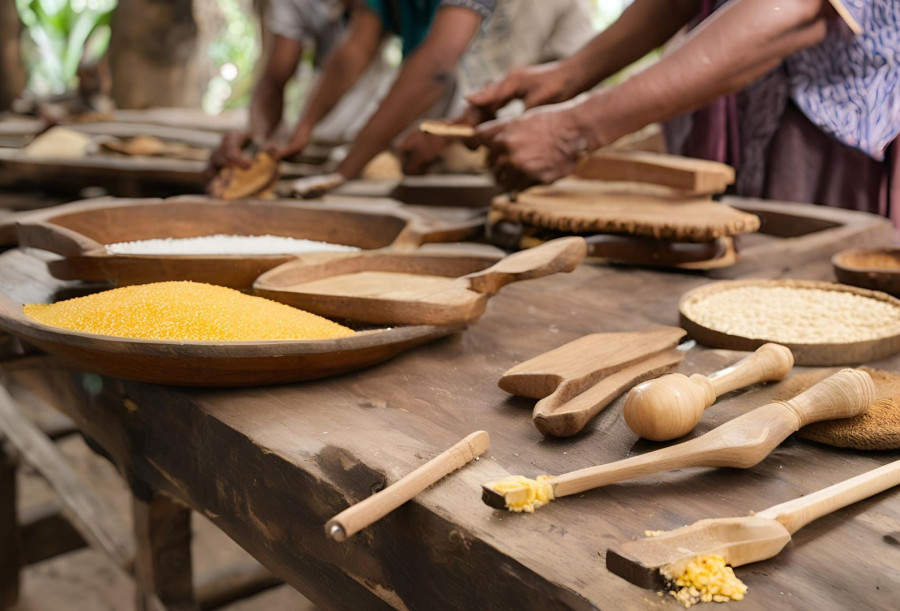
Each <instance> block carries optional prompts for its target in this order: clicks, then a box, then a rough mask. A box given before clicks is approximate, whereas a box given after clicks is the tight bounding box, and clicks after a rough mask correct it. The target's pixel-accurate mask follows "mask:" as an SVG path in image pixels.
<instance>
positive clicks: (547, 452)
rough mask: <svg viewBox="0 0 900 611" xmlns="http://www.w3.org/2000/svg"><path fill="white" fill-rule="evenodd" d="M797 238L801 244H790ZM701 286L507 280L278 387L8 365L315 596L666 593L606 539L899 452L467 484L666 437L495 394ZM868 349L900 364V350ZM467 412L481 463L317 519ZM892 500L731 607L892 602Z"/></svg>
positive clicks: (803, 543)
mask: <svg viewBox="0 0 900 611" xmlns="http://www.w3.org/2000/svg"><path fill="white" fill-rule="evenodd" d="M882 230H883V227H881V228H880V229H879V231H882ZM872 235H874V234H870V235H869V236H868V237H867V236H865V235H863V234H859V235H857V236H856V239H855V240H849V239H848V242H852V241H857V242H862V243H865V242H866V241H871V240H872ZM880 235H881V236H882V237H883V235H884V234H883V231H882V233H881V234H880ZM814 245H815V248H820V247H823V246H822V244H820V243H819V242H815V244H814ZM788 246H791V248H788ZM838 247H840V246H838ZM808 248H809V249H812V248H813V245H810V246H809V247H808ZM791 249H793V251H794V252H795V253H796V254H795V256H787V255H786V254H785V253H786V252H790V251H791ZM809 252H812V251H811V250H810V251H809ZM813 254H814V255H815V256H813ZM813 254H811V255H810V256H809V257H805V256H803V255H804V247H803V243H801V242H797V241H795V242H790V240H783V241H782V242H781V243H780V244H779V248H778V249H776V250H774V251H772V252H769V253H767V254H766V255H765V257H763V259H764V260H763V259H760V260H759V261H757V262H756V263H757V264H754V265H752V266H749V267H745V269H746V270H747V275H766V276H769V277H771V276H779V277H799V278H817V279H832V276H831V271H830V265H829V264H828V263H827V256H826V255H825V254H824V251H822V252H819V253H817V254H816V253H813ZM749 263H751V262H750V261H745V264H746V265H749ZM709 281H710V280H709V278H707V277H705V276H703V275H699V274H688V273H664V272H654V271H649V270H640V269H631V268H611V267H603V266H592V265H582V266H581V267H580V268H579V269H578V270H576V271H575V272H574V273H572V274H568V275H558V276H554V277H550V278H545V279H541V280H535V281H530V282H525V283H521V284H518V285H512V286H510V287H508V288H506V289H504V290H503V291H502V292H501V293H500V294H499V295H498V296H496V297H495V298H494V299H493V300H492V301H491V303H490V306H489V307H488V310H487V313H486V314H485V315H484V316H483V318H481V319H480V320H479V321H478V322H477V323H476V324H475V325H473V326H472V327H471V328H470V329H469V330H467V331H465V332H464V333H460V334H456V335H453V336H451V337H448V338H445V339H443V340H438V341H436V342H434V343H432V344H429V345H427V346H424V347H421V348H418V349H416V350H413V351H411V352H409V353H407V354H404V355H402V356H400V357H398V358H396V359H394V360H392V361H390V362H388V363H386V364H383V365H380V366H376V367H373V368H371V369H368V370H365V371H362V372H359V373H356V374H350V375H346V376H341V377H337V378H333V379H329V380H325V381H320V382H312V383H307V384H299V385H292V386H276V387H266V388H250V389H235V390H205V389H180V388H173V387H162V386H154V385H149V384H141V383H135V382H125V381H121V380H114V379H110V378H101V377H99V376H96V375H92V374H81V373H73V372H68V371H65V370H62V369H58V368H55V367H54V366H53V361H52V360H47V359H36V360H34V361H32V364H31V365H28V364H23V365H21V366H19V367H17V368H15V369H14V370H13V371H11V372H10V374H11V375H15V376H18V377H19V378H21V379H22V380H25V381H28V382H30V383H31V385H33V386H38V387H42V388H43V391H44V393H45V394H48V395H49V396H51V397H53V398H54V399H55V400H56V402H57V403H59V404H60V406H61V407H62V409H64V410H65V411H66V412H67V413H69V414H71V415H72V416H73V418H74V419H75V420H76V422H77V423H78V424H79V426H80V427H81V428H82V429H83V430H84V432H85V433H86V434H87V435H89V436H90V437H91V438H93V439H94V440H95V441H97V442H98V443H99V444H100V445H101V446H103V447H104V449H105V450H106V451H107V452H108V453H109V454H110V455H111V456H112V457H113V459H114V460H115V461H116V462H117V463H118V465H119V466H120V470H122V471H123V473H124V474H125V475H126V476H127V477H128V478H129V479H130V480H131V481H133V482H144V483H146V484H149V485H150V486H151V487H153V488H155V489H157V490H160V491H162V492H164V493H167V494H170V495H172V496H174V497H175V498H177V499H180V500H182V501H184V502H186V503H187V504H189V505H190V506H191V507H193V508H195V509H197V510H198V511H202V512H203V513H204V514H205V515H207V516H209V517H210V518H211V519H212V520H213V521H214V522H215V523H217V524H218V525H219V526H220V527H221V528H222V529H223V530H224V531H225V532H227V533H228V534H229V535H231V536H232V537H233V538H234V539H235V540H236V541H237V542H238V543H240V544H241V545H242V546H243V547H245V548H246V549H247V550H248V551H250V552H251V553H252V554H254V555H255V556H256V557H257V558H258V559H259V560H260V561H261V562H263V563H264V564H265V565H266V566H268V567H269V568H270V569H271V570H272V571H273V572H274V573H275V574H276V575H279V576H280V577H283V578H284V579H285V580H286V581H288V582H289V583H291V584H293V585H294V586H296V587H297V588H298V589H300V590H301V591H303V592H304V593H305V594H306V595H307V596H309V597H310V598H311V599H312V600H313V601H314V602H316V603H317V604H318V605H320V606H322V607H325V608H372V607H377V606H380V605H382V604H383V605H385V606H394V607H401V608H402V607H407V608H411V609H434V608H484V609H490V608H498V609H499V608H515V607H521V608H536V609H547V608H560V607H571V608H603V609H632V608H635V609H641V608H672V609H674V608H677V604H676V603H675V602H674V601H673V600H671V599H670V597H660V596H658V595H657V593H656V592H653V591H650V590H642V589H640V588H638V587H636V586H633V585H631V584H630V583H628V582H626V581H624V580H622V579H620V578H619V577H617V576H615V575H613V574H611V573H609V572H608V571H607V570H606V568H605V554H606V549H607V548H608V547H609V546H610V545H611V544H613V543H615V542H618V541H621V540H624V539H629V538H633V537H638V536H643V533H644V531H645V530H659V529H671V528H675V527H678V526H682V525H685V524H688V523H692V522H694V521H696V520H698V519H701V518H706V517H720V516H732V515H736V516H738V515H746V514H747V513H748V512H750V511H752V510H760V509H764V508H766V507H769V506H771V505H774V504H776V503H780V502H782V501H786V500H789V499H792V498H795V497H798V496H801V495H804V494H808V493H809V492H812V491H814V490H817V489H819V488H822V487H825V486H827V485H830V484H832V483H835V482H837V481H839V480H842V479H845V478H849V477H851V476H854V475H857V474H859V473H862V472H863V471H866V470H868V469H872V468H874V467H877V466H880V465H882V464H885V463H887V462H890V461H892V460H896V459H897V458H898V456H900V453H898V452H885V453H863V452H854V451H845V450H837V449H833V448H829V447H826V446H822V445H817V444H813V443H810V442H805V441H802V440H799V439H794V438H790V439H788V440H787V441H786V442H785V443H784V444H782V445H781V446H780V447H779V448H778V449H777V450H776V451H775V452H773V453H772V454H771V455H770V456H769V457H768V458H767V459H765V460H764V461H763V462H762V463H760V464H759V465H757V466H755V467H753V468H750V469H747V470H736V469H686V470H682V471H679V472H673V473H666V474H660V475H655V476H648V477H644V478H641V479H638V480H634V481H630V482H626V483H622V484H617V485H612V486H608V487H606V488H602V489H598V490H593V491H590V492H586V493H583V494H579V495H575V496H572V497H567V498H563V499H560V500H558V501H555V502H553V503H551V504H550V505H549V506H547V507H545V508H542V509H539V510H538V511H537V512H536V513H534V514H533V515H521V514H510V513H506V512H502V511H496V510H493V509H491V508H489V507H488V506H486V505H484V504H483V503H482V502H481V501H480V498H479V497H480V485H481V483H482V482H484V481H488V480H492V479H496V478H498V477H501V476H503V475H506V474H522V475H527V476H534V475H538V474H541V473H548V474H556V473H562V472H565V471H570V470H573V469H578V468H581V467H586V466H590V465H595V464H601V463H606V462H611V461H614V460H618V459H621V458H625V457H627V456H631V455H634V454H635V453H642V452H646V451H648V450H652V449H656V448H658V447H662V445H664V444H656V443H651V442H644V441H638V440H637V438H636V436H635V435H634V434H633V433H631V432H630V431H629V430H628V429H627V427H626V426H625V423H624V421H623V419H622V417H621V403H622V401H621V399H620V400H619V401H617V402H615V403H613V404H612V405H611V406H610V407H608V408H607V409H606V410H605V411H604V412H602V413H601V414H600V415H599V416H598V417H597V418H596V419H595V420H594V421H592V422H591V423H589V424H588V426H587V427H586V429H585V431H584V432H583V433H581V434H579V435H578V436H576V437H572V438H568V439H564V440H559V439H549V438H545V437H543V436H542V435H541V434H540V433H539V432H538V431H537V430H536V429H535V428H534V426H533V425H532V422H531V408H532V407H533V404H534V401H533V400H531V399H522V398H516V397H511V396H509V395H508V394H507V393H505V392H504V391H502V390H501V389H500V388H498V387H497V380H498V378H499V377H500V375H501V374H502V373H503V372H504V371H505V370H506V369H508V368H509V367H511V366H512V365H514V364H516V363H519V362H521V361H523V360H526V359H528V358H530V357H532V356H535V355H536V354H538V353H541V352H544V351H547V350H549V349H552V348H555V347H557V346H560V345H562V344H564V343H566V342H568V341H571V340H573V339H575V338H577V337H580V336H582V335H584V334H587V333H594V332H604V331H634V330H641V329H645V328H648V327H650V326H653V325H675V324H677V320H678V312H677V302H678V298H679V296H680V295H681V294H682V293H683V292H684V291H686V290H688V289H691V288H694V287H697V286H700V285H702V284H704V283H706V282H709ZM56 286H57V283H56V282H55V281H53V280H52V279H49V278H47V277H46V272H45V270H44V269H43V264H42V263H41V262H40V261H39V260H37V259H34V258H33V257H31V256H29V255H26V254H23V253H20V252H18V251H11V252H8V253H6V254H4V255H2V257H0V290H3V291H4V292H7V293H10V294H13V296H17V297H19V298H20V299H23V298H25V297H27V298H28V299H29V300H40V299H42V298H46V297H47V296H48V295H49V294H50V291H51V290H53V289H54V288H55V287H56ZM741 356H742V355H741V354H740V353H734V352H726V351H716V350H706V349H703V348H702V347H696V348H693V349H692V350H691V351H690V352H689V353H688V354H687V357H686V359H685V361H684V363H683V364H682V365H681V367H680V369H679V371H682V372H687V373H692V372H701V373H708V372H711V371H714V370H717V369H719V368H721V367H723V366H725V365H727V364H730V363H732V362H734V361H736V360H738V359H739V358H740V357H741ZM874 365H875V366H879V367H882V368H886V369H890V370H893V371H900V357H893V358H892V359H888V360H885V361H882V362H879V363H875V364H874ZM772 394H773V390H772V387H771V386H770V387H754V388H752V389H750V390H748V391H746V392H744V393H740V392H738V393H733V394H732V395H728V396H726V397H723V398H722V399H720V401H719V403H718V404H717V405H716V406H714V407H712V408H710V409H709V410H707V412H706V413H705V414H704V416H703V419H702V420H701V423H700V425H699V426H698V428H697V429H696V431H695V432H694V435H697V434H702V433H703V432H705V431H708V430H710V429H711V428H713V427H715V426H716V425H718V424H721V423H722V422H725V421H726V420H728V419H729V418H732V417H734V416H736V415H739V414H741V413H744V412H745V411H747V410H748V409H752V408H754V407H757V406H760V405H763V404H764V403H766V401H767V398H768V397H770V396H771V395H772ZM477 429H485V430H487V431H488V432H489V433H490V434H491V439H492V445H491V448H490V449H489V450H488V452H487V453H486V454H485V455H484V456H483V457H482V458H481V460H479V461H478V462H474V463H472V464H470V465H468V466H467V467H465V468H464V469H462V470H461V471H459V472H457V473H455V474H453V475H451V476H449V477H448V478H446V479H445V480H443V481H441V482H440V483H438V484H437V485H436V486H434V487H432V488H430V489H429V490H427V491H425V492H424V493H422V494H421V495H419V496H418V497H417V498H416V499H415V500H414V501H412V502H410V503H407V504H406V505H404V506H402V507H401V508H400V509H398V510H397V511H395V512H393V513H392V514H390V515H388V516H387V517H386V518H384V519H383V520H381V521H380V522H378V523H376V524H374V525H373V526H371V527H369V528H368V529H366V530H364V531H362V532H361V533H359V534H357V535H355V536H354V537H353V538H351V539H350V540H348V541H346V542H344V543H337V542H334V541H331V540H330V539H328V538H327V537H326V536H325V533H324V530H323V525H324V523H325V522H326V521H327V520H328V519H329V518H330V517H332V516H333V515H334V514H336V513H338V512H339V511H341V510H343V509H344V508H346V507H347V506H349V505H350V504H352V503H354V502H356V501H359V500H361V499H363V498H365V497H366V496H368V495H369V494H371V493H372V492H373V491H375V490H377V489H378V488H380V487H381V486H383V485H384V484H385V483H390V482H393V481H395V480H397V479H399V478H400V477H402V476H403V475H404V474H406V473H408V472H410V471H412V470H413V469H414V468H416V467H417V466H419V465H421V464H422V463H424V462H425V461H427V460H428V459H430V458H432V457H434V456H435V455H437V454H438V453H440V452H441V451H443V450H444V449H446V448H447V447H449V446H450V445H452V444H453V443H454V442H456V441H458V440H459V439H461V438H462V437H464V436H465V435H467V434H468V433H470V432H472V431H475V430H477ZM136 489H138V490H139V489H140V486H137V487H136ZM898 495H900V492H898V491H896V490H895V491H889V492H886V493H883V494H881V495H878V496H876V497H874V498H872V499H869V500H866V501H862V502H860V503H858V504H856V505H853V506H851V507H849V508H846V509H843V510H840V511H838V512H835V513H834V514H831V515H829V516H827V517H825V518H822V519H820V520H818V521H817V522H814V523H812V524H810V525H809V526H807V527H806V528H804V529H802V530H801V531H799V532H798V533H797V534H796V535H795V536H794V540H793V542H792V543H791V544H790V545H789V546H788V547H787V548H786V549H785V550H784V551H783V552H782V553H781V554H780V555H779V556H777V557H776V558H774V559H772V560H768V561H765V562H761V563H758V564H755V565H749V566H746V567H743V568H740V569H738V570H737V574H738V576H739V577H740V578H741V579H743V580H744V581H745V582H746V583H747V585H748V586H749V588H750V590H749V593H748V596H747V599H746V600H745V601H744V602H742V603H732V604H733V605H735V604H736V605H738V606H739V607H740V608H747V609H750V608H753V609H756V608H767V609H771V608H795V609H813V608H815V609H846V608H850V607H852V606H856V605H864V606H865V607H868V608H874V609H888V608H892V607H893V606H894V605H895V604H896V601H897V600H898V599H900V598H898V597H900V547H897V546H896V545H892V544H890V543H889V541H888V540H887V539H885V538H884V537H885V535H888V534H889V533H891V532H892V531H898V530H900V504H898V503H897V499H898V498H900V496H898Z"/></svg>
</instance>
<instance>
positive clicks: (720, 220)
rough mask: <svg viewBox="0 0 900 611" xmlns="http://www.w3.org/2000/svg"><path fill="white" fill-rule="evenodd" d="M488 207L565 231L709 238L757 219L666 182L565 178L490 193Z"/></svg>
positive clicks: (752, 226)
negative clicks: (513, 194)
mask: <svg viewBox="0 0 900 611" xmlns="http://www.w3.org/2000/svg"><path fill="white" fill-rule="evenodd" d="M491 211H492V213H496V214H498V215H500V216H501V217H502V218H504V219H506V220H511V221H519V222H522V223H525V224H527V225H532V226H536V227H543V228H545V229H554V230H558V231H565V232H571V233H595V232H597V233H618V234H627V235H634V236H643V237H652V238H657V239H665V240H679V241H685V242H709V241H712V240H715V239H716V238H720V237H723V236H733V235H737V234H739V233H746V232H751V231H756V230H757V229H758V228H759V219H758V218H757V217H756V216H754V215H752V214H747V213H745V212H740V211H738V210H735V209H734V208H731V207H730V206H727V205H725V204H721V203H716V202H713V201H712V200H711V199H709V198H708V197H704V196H687V197H686V196H684V195H683V194H681V193H679V192H677V191H674V190H672V189H669V188H666V187H660V186H656V185H641V184H636V183H618V182H604V181H596V180H584V179H578V178H567V179H564V180H561V181H559V182H557V183H554V184H552V185H549V186H541V187H534V188H531V189H528V190H527V191H524V192H522V193H519V195H518V198H517V200H516V201H515V202H512V201H510V200H509V198H508V197H507V196H505V195H501V196H498V197H496V198H494V200H493V203H492V204H491Z"/></svg>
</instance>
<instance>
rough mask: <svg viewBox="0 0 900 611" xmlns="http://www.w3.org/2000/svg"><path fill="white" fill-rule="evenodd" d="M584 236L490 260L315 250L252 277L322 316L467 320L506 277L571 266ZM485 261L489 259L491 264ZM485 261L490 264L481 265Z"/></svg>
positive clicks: (258, 287)
mask: <svg viewBox="0 0 900 611" xmlns="http://www.w3.org/2000/svg"><path fill="white" fill-rule="evenodd" d="M584 254H585V244H584V240H582V239H581V238H578V237H569V238H562V239H559V240H555V241H553V242H548V243H546V244H544V245H542V246H540V247H537V248H533V249H531V250H528V251H523V252H519V253H515V254H513V255H509V256H508V257H506V258H504V259H502V260H500V261H498V262H496V263H495V262H494V260H491V259H485V258H480V257H469V258H461V257H458V256H457V257H447V256H425V255H418V254H406V255H396V254H379V253H370V254H355V253H354V254H349V255H348V254H344V253H338V254H324V253H323V254H322V255H320V258H319V259H318V261H315V260H314V259H312V258H308V259H306V260H305V261H293V262H290V263H286V264H284V265H281V266H279V267H277V268H275V269H273V270H271V271H269V272H267V273H265V274H263V275H261V276H260V277H259V278H258V279H257V280H256V282H254V283H253V289H254V290H255V291H256V292H257V293H258V294H260V295H262V296H264V297H268V298H269V299H273V300H275V301H281V302H283V303H286V304H288V305H292V306H294V307H297V308H300V309H303V310H306V311H308V312H313V313H315V314H319V315H321V316H325V317H327V318H338V319H348V320H354V321H362V322H367V323H375V324H389V325H404V324H406V325H408V324H438V325H444V324H468V323H471V322H473V321H475V320H477V319H478V317H480V316H481V315H482V314H483V313H484V310H485V307H486V306H487V302H488V299H489V298H490V297H491V296H492V295H494V294H495V293H496V292H497V291H498V290H500V288H501V287H502V286H504V285H505V284H508V283H509V282H515V281H519V280H527V279H530V278H540V277H542V276H546V275H549V274H554V273H557V272H567V271H571V270H572V269H574V268H575V266H577V265H578V263H579V262H581V260H582V259H584ZM492 263H493V265H491V264H492ZM489 266H490V267H489Z"/></svg>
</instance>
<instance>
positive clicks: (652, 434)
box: [624, 344, 794, 441]
mask: <svg viewBox="0 0 900 611" xmlns="http://www.w3.org/2000/svg"><path fill="white" fill-rule="evenodd" d="M793 366H794V355H793V354H791V351H790V349H789V348H786V347H785V346H782V345H780V344H763V345H762V346H760V347H759V348H757V349H756V352H754V353H752V354H751V355H749V356H747V357H746V358H744V359H742V360H740V361H738V362H737V363H735V364H734V365H732V366H731V367H728V368H727V369H722V370H721V371H717V372H716V373H714V374H712V375H710V376H704V375H702V374H699V373H695V374H694V375H692V376H690V377H688V376H686V375H684V374H681V373H671V374H669V375H665V376H662V377H661V378H657V379H655V380H650V381H648V382H644V383H642V384H638V385H637V386H635V387H634V388H632V389H631V391H630V392H629V393H628V396H627V397H626V398H625V407H624V416H625V423H626V424H627V425H628V428H630V429H631V430H632V431H634V432H635V433H637V434H638V435H639V436H641V437H643V438H645V439H652V440H654V441H667V440H669V439H675V438H676V437H681V436H682V435H687V434H688V433H690V432H691V431H692V430H693V429H694V427H695V426H697V423H698V422H699V421H700V416H702V415H703V410H705V409H706V408H707V407H709V406H710V405H712V404H713V403H715V401H716V398H717V397H720V396H722V395H724V394H726V393H729V392H731V391H732V390H737V389H738V388H743V387H745V386H749V385H751V384H757V383H759V382H769V381H772V380H780V379H782V378H784V376H786V375H787V374H788V372H790V370H791V367H793Z"/></svg>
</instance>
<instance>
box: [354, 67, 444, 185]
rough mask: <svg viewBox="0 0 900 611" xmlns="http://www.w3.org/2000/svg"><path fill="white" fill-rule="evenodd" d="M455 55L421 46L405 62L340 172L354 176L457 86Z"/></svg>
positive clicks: (355, 141)
mask: <svg viewBox="0 0 900 611" xmlns="http://www.w3.org/2000/svg"><path fill="white" fill-rule="evenodd" d="M455 66H456V61H455V58H442V57H440V54H439V53H430V52H428V50H426V49H421V50H420V51H417V52H416V53H415V54H413V55H412V56H411V57H410V58H409V59H408V60H407V61H406V62H405V63H404V64H403V68H402V69H401V71H400V74H399V75H398V76H397V80H396V81H395V82H394V84H393V86H392V87H391V89H390V91H389V92H388V94H387V96H385V98H384V100H383V101H382V103H381V105H380V106H379V108H378V110H377V111H376V112H375V114H374V115H372V117H371V119H369V121H368V123H366V125H365V127H363V129H362V130H361V131H360V132H359V134H358V135H357V137H356V139H355V140H354V142H353V146H352V148H351V149H350V152H349V154H348V155H347V157H346V158H345V159H344V161H343V162H342V163H341V164H340V166H339V167H338V172H340V173H341V174H343V175H344V176H346V177H348V178H351V177H353V176H356V175H357V174H359V172H360V171H362V169H363V168H364V167H365V165H366V164H367V163H368V162H369V161H370V160H371V159H372V158H373V157H375V155H377V154H378V153H380V152H381V151H383V150H385V149H387V148H388V147H389V146H390V144H391V142H392V141H393V139H394V138H395V137H397V135H399V134H400V133H401V132H402V131H403V130H404V129H406V128H407V127H408V126H409V125H410V123H411V122H412V121H413V120H415V119H416V118H418V117H420V116H422V115H423V114H424V113H425V112H426V111H427V110H428V109H429V108H431V107H432V106H434V105H435V104H436V103H437V102H438V101H440V99H441V98H442V97H443V96H444V94H445V93H446V92H447V91H448V90H449V89H450V88H451V87H453V85H454V80H455Z"/></svg>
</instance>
